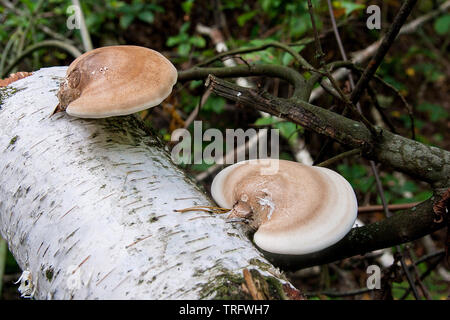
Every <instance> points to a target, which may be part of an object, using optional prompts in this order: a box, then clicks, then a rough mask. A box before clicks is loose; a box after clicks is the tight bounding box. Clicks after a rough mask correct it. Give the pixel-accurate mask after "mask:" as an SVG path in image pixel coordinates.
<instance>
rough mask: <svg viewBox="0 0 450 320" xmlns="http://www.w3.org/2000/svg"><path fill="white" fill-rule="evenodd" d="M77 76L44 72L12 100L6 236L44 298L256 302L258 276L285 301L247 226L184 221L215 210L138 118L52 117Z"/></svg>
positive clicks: (5, 144) (1, 186)
mask: <svg viewBox="0 0 450 320" xmlns="http://www.w3.org/2000/svg"><path fill="white" fill-rule="evenodd" d="M65 71H66V68H65V67H55V68H48V69H41V70H39V71H37V72H35V73H34V74H33V75H32V76H30V77H27V78H25V79H22V80H20V81H17V82H15V83H14V84H13V85H12V86H10V87H8V90H10V91H8V92H9V93H10V94H8V96H6V95H5V97H3V100H0V108H1V109H0V233H1V236H2V237H4V238H5V239H6V240H7V242H8V245H9V248H10V250H11V251H12V253H13V255H14V256H15V258H16V260H17V262H18V264H19V265H20V267H21V268H22V269H23V270H26V271H29V275H30V277H31V281H32V284H33V286H34V289H35V292H34V297H35V298H38V299H72V298H73V299H147V298H148V299H199V298H214V297H223V298H225V297H239V298H249V295H248V293H246V292H245V291H243V289H242V288H243V287H244V286H243V285H242V284H243V283H244V279H243V275H242V272H243V270H244V269H245V268H248V269H251V270H253V271H252V272H253V273H255V272H257V273H258V274H260V275H261V277H263V278H264V279H266V282H267V283H269V284H270V285H271V286H272V287H270V285H269V287H268V288H269V289H270V288H272V289H273V290H269V291H268V292H272V293H273V294H274V295H273V296H271V298H283V297H284V293H283V292H278V291H277V290H275V289H276V288H290V287H289V284H288V283H287V282H286V281H285V279H284V277H283V276H282V275H281V274H280V273H279V272H278V270H277V269H276V268H274V267H273V266H272V265H271V264H270V263H269V262H268V261H267V260H266V259H265V258H264V257H263V256H262V255H261V253H260V252H259V251H258V250H257V249H256V248H255V247H254V246H253V244H252V243H251V241H250V240H249V238H248V236H247V235H246V232H245V230H244V229H243V228H242V227H241V226H240V225H233V224H231V223H227V222H226V220H225V217H224V216H218V215H216V216H213V215H208V214H205V213H201V212H200V213H199V212H187V213H177V212H174V209H181V208H186V207H192V206H195V205H211V201H210V200H209V198H208V197H207V196H206V195H205V194H204V192H202V191H201V190H200V189H198V187H196V185H195V183H194V182H193V181H191V180H190V179H189V178H188V177H186V176H185V174H184V173H183V172H182V171H181V170H180V169H178V168H177V167H176V166H175V165H174V164H173V163H172V162H171V160H170V154H169V153H168V152H167V150H165V149H164V147H163V146H162V145H161V144H160V143H159V141H158V140H157V139H156V138H155V136H154V135H152V134H151V133H150V134H149V133H148V132H146V131H145V129H144V127H143V126H142V125H141V123H140V122H139V120H137V119H136V118H135V117H134V116H127V117H116V118H108V119H102V120H87V119H77V118H72V117H70V116H68V115H66V114H64V113H59V114H57V115H54V116H53V117H49V115H50V114H51V112H52V110H53V109H54V107H55V105H56V104H57V98H56V91H57V90H58V85H59V81H60V80H61V78H62V77H64V75H65ZM11 90H13V91H14V92H13V93H11ZM2 95H3V94H2ZM255 274H256V273H255ZM289 290H292V288H290V289H289ZM277 292H278V293H277Z"/></svg>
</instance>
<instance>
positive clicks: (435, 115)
mask: <svg viewBox="0 0 450 320" xmlns="http://www.w3.org/2000/svg"><path fill="white" fill-rule="evenodd" d="M417 110H419V111H422V112H426V113H428V116H429V117H430V120H431V122H437V121H439V120H446V119H448V118H449V116H450V115H449V113H448V112H447V110H445V109H444V108H443V107H441V106H440V105H438V104H433V103H428V102H424V103H421V104H420V105H418V106H417Z"/></svg>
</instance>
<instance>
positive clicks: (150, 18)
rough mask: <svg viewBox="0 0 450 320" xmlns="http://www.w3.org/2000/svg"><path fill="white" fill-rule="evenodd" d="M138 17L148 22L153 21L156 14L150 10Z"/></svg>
mask: <svg viewBox="0 0 450 320" xmlns="http://www.w3.org/2000/svg"><path fill="white" fill-rule="evenodd" d="M138 18H139V19H140V20H142V21H144V22H147V23H153V21H154V19H155V15H154V14H153V13H152V12H150V11H144V12H141V13H139V15H138Z"/></svg>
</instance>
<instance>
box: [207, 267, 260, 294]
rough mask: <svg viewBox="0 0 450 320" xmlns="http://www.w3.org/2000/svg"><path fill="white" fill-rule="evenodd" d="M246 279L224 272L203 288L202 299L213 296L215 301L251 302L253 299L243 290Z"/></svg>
mask: <svg viewBox="0 0 450 320" xmlns="http://www.w3.org/2000/svg"><path fill="white" fill-rule="evenodd" d="M243 283H244V277H243V276H238V275H236V274H233V273H230V272H227V271H223V273H222V274H219V275H218V276H216V277H215V278H214V279H213V280H212V281H210V282H209V283H207V284H206V285H204V286H203V288H202V290H201V292H200V299H205V298H207V297H209V296H213V299H214V300H249V299H251V298H252V297H251V296H250V295H249V294H248V293H246V292H244V291H243V290H242V284H243Z"/></svg>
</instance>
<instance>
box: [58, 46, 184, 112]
mask: <svg viewBox="0 0 450 320" xmlns="http://www.w3.org/2000/svg"><path fill="white" fill-rule="evenodd" d="M176 81H177V70H176V69H175V67H174V66H173V65H172V63H171V62H170V61H169V60H167V59H166V58H165V57H164V56H163V55H162V54H160V53H159V52H156V51H154V50H151V49H148V48H144V47H138V46H110V47H102V48H98V49H94V50H92V51H89V52H86V53H84V54H83V55H81V56H79V57H78V58H77V59H75V60H74V61H73V62H72V63H71V64H70V66H69V68H68V69H67V74H66V78H65V80H64V82H63V83H62V84H61V85H60V89H59V92H58V99H59V105H58V107H57V109H58V111H64V110H65V111H66V112H67V113H68V114H69V115H72V116H76V117H80V118H105V117H111V116H120V115H127V114H131V113H135V112H138V111H141V110H144V109H148V108H151V107H153V106H156V105H158V104H160V103H161V102H162V101H163V100H164V99H165V98H167V96H168V95H169V94H170V93H171V92H172V87H173V86H174V85H175V83H176Z"/></svg>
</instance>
